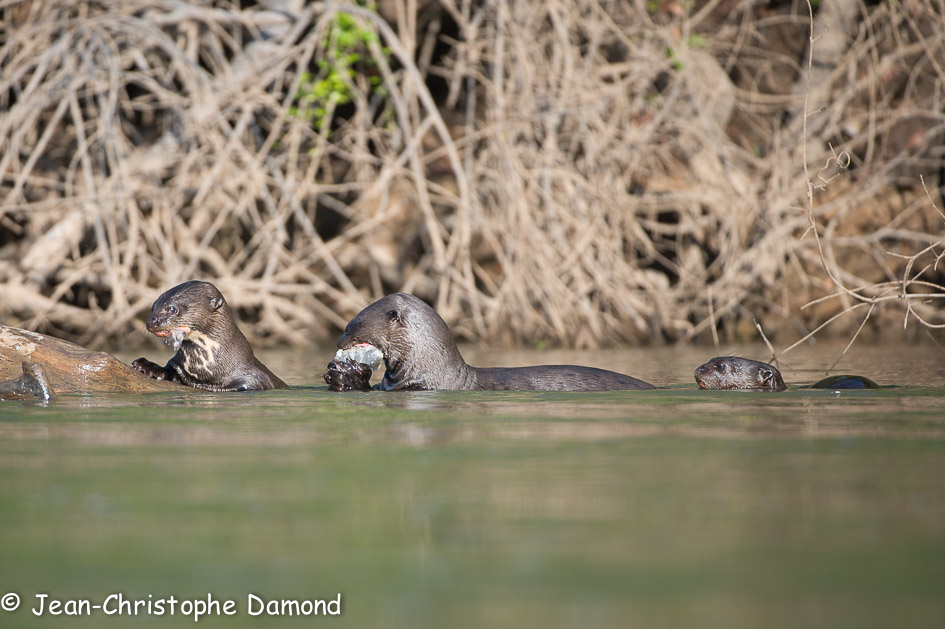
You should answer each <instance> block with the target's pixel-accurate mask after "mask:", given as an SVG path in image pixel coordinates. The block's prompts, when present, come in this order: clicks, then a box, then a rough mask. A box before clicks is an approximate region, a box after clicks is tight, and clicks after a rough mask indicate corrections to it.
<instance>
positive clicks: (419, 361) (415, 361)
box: [325, 293, 654, 391]
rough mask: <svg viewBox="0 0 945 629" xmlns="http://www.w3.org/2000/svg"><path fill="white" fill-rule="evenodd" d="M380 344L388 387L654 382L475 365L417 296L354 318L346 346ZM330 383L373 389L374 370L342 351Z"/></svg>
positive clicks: (578, 387) (548, 368)
mask: <svg viewBox="0 0 945 629" xmlns="http://www.w3.org/2000/svg"><path fill="white" fill-rule="evenodd" d="M367 346H373V347H376V348H377V349H378V350H380V353H381V354H382V355H383V358H384V365H385V367H386V371H385V373H384V378H383V379H382V380H381V382H380V383H379V384H378V385H377V386H376V387H375V388H376V389H378V390H383V391H400V390H408V389H413V390H423V389H454V390H490V391H497V390H510V391H613V390H621V389H652V388H654V387H653V385H651V384H649V383H647V382H644V381H642V380H638V379H636V378H631V377H630V376H625V375H623V374H620V373H616V372H613V371H607V370H604V369H595V368H593V367H577V366H574V365H541V366H537V367H473V366H471V365H467V364H466V361H465V360H463V357H462V355H461V354H460V353H459V348H457V347H456V342H455V341H454V340H453V335H452V334H451V333H450V330H449V328H448V327H447V325H446V322H445V321H443V319H442V318H441V317H440V315H438V314H437V313H436V311H434V310H433V308H431V307H430V306H428V305H427V304H426V303H424V302H423V301H421V300H420V299H417V298H416V297H414V296H413V295H408V294H406V293H397V294H394V295H388V296H386V297H383V298H381V299H379V300H377V301H376V302H374V303H373V304H371V305H370V306H368V307H367V308H365V309H364V310H362V311H361V312H360V313H359V314H358V316H356V317H355V318H354V319H352V320H351V322H350V323H348V325H347V327H345V332H344V334H343V335H342V336H341V338H339V339H338V347H339V348H340V349H341V350H350V349H358V348H366V347H367ZM339 354H340V355H339V356H338V357H337V358H336V360H333V361H331V363H329V365H328V372H327V373H326V374H325V381H326V382H327V383H328V385H329V387H331V389H332V390H333V391H346V390H352V389H355V390H368V389H370V388H371V387H370V383H369V380H370V377H371V369H370V368H369V367H366V366H364V365H359V364H358V362H357V361H355V360H352V359H348V358H347V356H345V355H344V352H339Z"/></svg>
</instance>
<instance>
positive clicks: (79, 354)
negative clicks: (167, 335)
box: [0, 324, 180, 393]
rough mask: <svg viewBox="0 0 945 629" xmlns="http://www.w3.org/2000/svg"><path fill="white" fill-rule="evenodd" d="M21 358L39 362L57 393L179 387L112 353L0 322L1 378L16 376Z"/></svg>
mask: <svg viewBox="0 0 945 629" xmlns="http://www.w3.org/2000/svg"><path fill="white" fill-rule="evenodd" d="M24 361H25V362H31V363H36V364H39V365H42V367H43V370H44V372H45V374H46V378H47V382H48V384H49V385H50V387H51V389H52V390H53V391H55V392H56V393H120V392H127V393H147V392H153V391H179V390H180V385H179V384H175V383H173V382H165V381H163V380H152V379H151V378H148V377H147V376H145V375H143V374H141V373H138V372H137V371H135V370H134V369H132V368H131V366H129V365H126V364H124V363H122V362H121V361H119V360H118V359H117V358H115V357H114V356H112V355H111V354H106V353H104V352H93V351H91V350H88V349H85V348H84V347H80V346H78V345H76V344H75V343H70V342H68V341H63V340H62V339H58V338H56V337H54V336H48V335H46V334H38V333H36V332H30V331H29V330H22V329H20V328H13V327H10V326H6V325H2V324H0V381H3V380H15V379H17V378H19V377H20V375H21V374H22V363H23V362H24Z"/></svg>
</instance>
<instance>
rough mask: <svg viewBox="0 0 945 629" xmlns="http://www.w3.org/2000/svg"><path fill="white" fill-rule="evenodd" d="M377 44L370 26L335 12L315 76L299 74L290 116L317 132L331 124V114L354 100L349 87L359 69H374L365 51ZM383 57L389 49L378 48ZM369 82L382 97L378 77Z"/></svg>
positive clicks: (368, 5)
mask: <svg viewBox="0 0 945 629" xmlns="http://www.w3.org/2000/svg"><path fill="white" fill-rule="evenodd" d="M358 4H359V5H360V6H363V7H364V8H367V9H370V10H372V11H373V10H376V5H375V4H374V3H373V2H371V3H368V2H365V1H364V0H359V2H358ZM379 42H380V37H379V36H378V34H377V31H376V30H374V28H373V26H372V25H369V24H364V23H362V22H360V21H358V20H357V19H356V18H355V17H354V16H352V15H350V14H348V13H338V14H336V15H335V17H334V18H333V19H332V21H331V25H330V26H329V28H328V32H327V34H326V36H325V41H324V50H325V53H324V57H323V58H322V59H320V60H318V62H317V63H316V66H317V68H318V71H317V73H314V74H313V73H311V72H308V71H305V72H303V73H302V77H301V81H300V83H299V89H298V91H297V92H296V94H295V105H293V106H292V107H291V108H290V109H289V113H290V114H292V115H294V116H298V117H300V118H303V119H306V120H308V121H309V122H310V123H311V124H312V126H313V127H314V128H315V129H317V130H318V131H319V132H321V131H322V130H323V127H324V126H325V125H326V124H330V123H331V112H332V111H334V109H335V107H337V106H339V105H346V104H348V103H350V102H351V101H352V100H354V92H353V91H352V85H353V82H354V80H355V78H356V77H357V75H358V68H359V66H360V67H361V69H362V70H370V69H371V68H373V67H376V66H377V61H376V60H375V59H374V58H373V57H372V56H371V55H370V54H366V51H367V50H368V48H369V47H370V46H371V45H372V44H376V43H379ZM381 50H382V52H383V54H384V55H385V57H386V58H390V54H391V52H390V49H389V48H386V47H384V48H382V49H381ZM368 83H369V84H370V86H371V91H372V92H373V93H374V94H376V95H378V96H380V97H384V96H386V95H387V92H386V90H385V89H384V87H383V85H382V84H381V77H379V76H377V75H373V74H372V75H370V76H369V77H368Z"/></svg>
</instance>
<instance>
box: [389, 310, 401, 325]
mask: <svg viewBox="0 0 945 629" xmlns="http://www.w3.org/2000/svg"><path fill="white" fill-rule="evenodd" d="M387 320H388V321H391V322H394V321H396V322H397V323H400V313H399V312H397V311H396V310H388V311H387Z"/></svg>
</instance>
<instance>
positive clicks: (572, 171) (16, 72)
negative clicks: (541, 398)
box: [0, 0, 945, 347]
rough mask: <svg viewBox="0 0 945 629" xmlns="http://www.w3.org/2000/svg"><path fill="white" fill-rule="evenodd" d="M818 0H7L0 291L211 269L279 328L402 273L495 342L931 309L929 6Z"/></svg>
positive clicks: (138, 292) (71, 288)
mask: <svg viewBox="0 0 945 629" xmlns="http://www.w3.org/2000/svg"><path fill="white" fill-rule="evenodd" d="M819 7H820V8H819V10H818V12H817V14H816V15H815V14H813V13H811V14H809V12H808V5H807V4H805V3H803V2H780V3H778V2H776V3H756V2H748V1H738V0H710V1H708V2H706V1H700V2H695V3H694V6H693V7H692V8H691V9H690V10H689V11H688V12H687V11H684V10H683V9H682V8H681V5H679V4H677V3H676V2H674V1H672V0H668V1H656V0H654V1H653V2H642V1H639V2H616V1H614V2H609V1H605V0H574V1H565V0H543V1H541V2H535V1H525V0H522V1H515V0H513V1H511V2H503V1H495V2H492V1H485V2H472V1H471V0H439V1H430V0H426V1H424V0H386V1H382V2H380V4H379V6H378V7H377V11H374V10H372V9H370V8H367V7H365V6H363V5H361V4H360V3H358V4H343V3H338V2H334V3H333V2H326V3H303V2H299V1H295V0H269V1H265V0H258V1H257V2H237V1H236V0H213V1H211V0H206V1H204V2H193V3H189V4H188V3H184V2H180V1H178V0H121V1H118V0H93V1H91V2H89V1H87V0H82V1H77V0H62V1H59V2H42V1H39V0H19V1H18V0H5V1H4V2H0V109H2V115H0V290H2V295H3V297H2V300H0V320H3V321H4V322H6V323H11V324H14V325H20V326H23V327H27V328H32V329H41V330H47V331H52V332H58V333H60V334H64V335H66V336H70V337H73V338H77V339H78V340H80V342H86V343H93V344H94V343H101V342H103V341H105V340H108V339H119V338H122V337H123V336H125V335H127V334H129V333H131V332H134V333H135V334H140V319H141V318H142V317H143V315H144V314H145V313H146V312H147V310H148V308H149V306H150V304H151V302H152V301H153V300H154V298H155V297H156V296H157V295H158V294H159V293H160V292H161V291H162V290H164V289H166V288H168V287H169V286H171V285H173V284H176V283H178V282H180V281H183V280H186V279H190V278H203V279H209V280H211V281H213V282H215V283H216V284H217V285H218V286H219V287H220V289H221V290H222V291H223V292H224V294H226V295H227V296H228V298H229V300H230V302H231V304H232V305H233V306H234V307H235V308H237V310H238V311H239V312H240V314H241V317H242V319H243V320H244V321H245V322H246V323H245V324H244V329H246V330H247V331H248V332H249V333H250V335H251V336H252V337H254V338H255V339H257V340H259V339H268V340H270V341H271V342H290V343H309V342H311V341H313V340H326V339H329V338H331V337H333V336H334V335H335V334H336V333H337V330H338V329H339V328H340V327H343V325H344V324H345V322H346V321H347V320H348V319H349V318H350V317H351V316H352V315H353V314H354V313H356V312H357V310H358V309H360V308H361V307H362V306H363V305H365V304H366V303H367V302H368V301H370V300H372V299H374V298H376V297H378V296H380V295H382V294H385V293H388V292H393V291H397V290H404V291H409V292H413V293H415V294H417V295H419V296H421V297H423V298H425V299H427V300H429V301H430V302H431V303H432V304H433V305H434V306H435V307H436V308H437V309H438V310H439V311H440V312H441V313H442V314H443V315H444V318H446V320H447V321H448V322H449V323H450V324H451V325H452V326H453V328H454V330H456V331H457V332H458V333H460V334H461V335H463V336H465V337H466V338H469V339H474V340H482V341H487V342H493V343H521V342H539V341H544V342H550V343H560V344H566V345H575V346H584V347H593V346H597V345H601V344H610V343H619V342H631V341H634V342H635V341H639V340H646V339H659V340H664V339H665V340H688V339H701V340H708V339H713V338H714V339H716V340H717V339H718V337H719V335H723V336H725V337H726V338H740V337H744V336H745V335H750V334H753V333H754V332H753V329H752V325H751V322H752V321H753V320H758V321H761V322H763V325H764V328H765V330H766V331H771V330H773V331H778V330H785V331H786V332H788V334H785V337H791V338H797V337H799V336H801V335H803V334H804V333H805V332H806V331H807V330H811V329H814V328H815V327H816V326H818V325H820V324H822V323H824V322H825V321H828V320H831V318H832V317H834V316H837V315H838V314H841V313H850V314H851V315H852V316H850V317H846V318H844V317H841V318H840V321H839V322H838V325H845V326H847V327H836V328H834V329H836V330H844V331H846V330H853V329H856V328H857V326H859V325H860V323H861V321H863V319H864V317H863V316H859V317H858V315H857V312H859V313H862V315H864V316H865V315H866V313H867V312H869V313H870V316H871V319H870V320H871V321H872V322H874V324H875V325H877V326H885V327H888V324H889V323H890V322H891V321H898V322H899V323H900V325H901V322H902V321H907V322H908V321H916V322H920V323H921V324H922V325H923V326H927V327H933V326H943V325H945V316H943V314H942V313H943V309H942V308H941V300H942V297H943V294H945V291H943V289H942V284H943V283H945V281H943V268H942V266H941V263H942V261H941V256H942V255H943V253H942V252H943V250H945V245H943V242H942V239H943V219H945V215H943V214H942V212H941V208H942V207H943V205H942V203H941V200H940V199H941V186H942V179H943V176H945V175H943V172H945V170H943V169H945V166H943V160H945V149H943V145H945V140H943V138H945V113H943V112H945V61H943V59H945V4H943V2H942V1H941V0H937V1H931V2H929V1H920V0H903V1H902V2H881V3H877V2H871V3H863V4H859V3H850V2H836V1H835V0H821V2H820V3H819ZM851 8H852V10H851ZM341 14H344V15H347V16H350V17H348V18H345V19H346V20H347V22H346V24H349V26H350V25H351V24H353V25H354V26H353V27H352V28H353V29H354V30H355V31H356V32H358V33H370V34H374V35H375V36H374V37H362V38H361V39H358V40H357V41H356V42H355V44H354V45H355V46H356V47H357V48H358V50H357V53H356V55H355V56H353V57H352V61H351V63H352V64H353V65H352V66H351V68H352V69H353V71H352V72H350V73H349V72H347V71H345V70H344V68H342V71H341V72H335V74H334V75H333V76H332V81H333V83H330V85H329V88H330V89H329V94H328V96H327V97H324V95H322V96H318V97H317V98H316V99H315V100H314V101H312V98H311V97H312V95H314V94H315V93H316V92H317V89H316V88H313V87H312V82H317V81H318V80H319V79H322V80H323V81H327V79H326V73H328V72H331V71H332V65H333V64H338V63H340V62H339V61H338V58H339V54H338V50H339V48H340V47H341V46H343V45H345V44H342V42H341V41H340V37H341V36H342V35H339V32H340V31H339V15H341ZM811 23H813V25H814V31H813V37H812V38H809V30H810V25H811ZM810 41H813V58H812V60H811V62H810V63H809V62H808V56H807V51H808V44H809V42H810ZM336 69H337V68H336ZM808 79H809V80H808ZM328 83H329V82H323V83H321V84H319V85H321V87H325V86H326V85H328ZM332 90H334V91H332ZM340 95H343V96H340ZM306 98H309V100H308V101H306V100H305V99H306ZM319 98H320V99H321V100H318V99H319ZM306 103H308V106H310V107H314V108H317V109H318V111H317V115H316V116H314V117H313V116H311V115H306V111H307V110H306V109H305V107H306ZM805 107H806V110H805ZM805 111H807V114H808V115H805ZM309 113H311V112H309ZM805 130H806V132H807V135H806V138H807V139H806V141H804V138H805V136H804V132H805ZM920 177H922V179H920ZM923 181H924V184H923ZM936 205H937V207H936ZM815 236H816V237H815ZM805 305H809V307H804V306H805ZM914 327H915V326H914Z"/></svg>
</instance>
